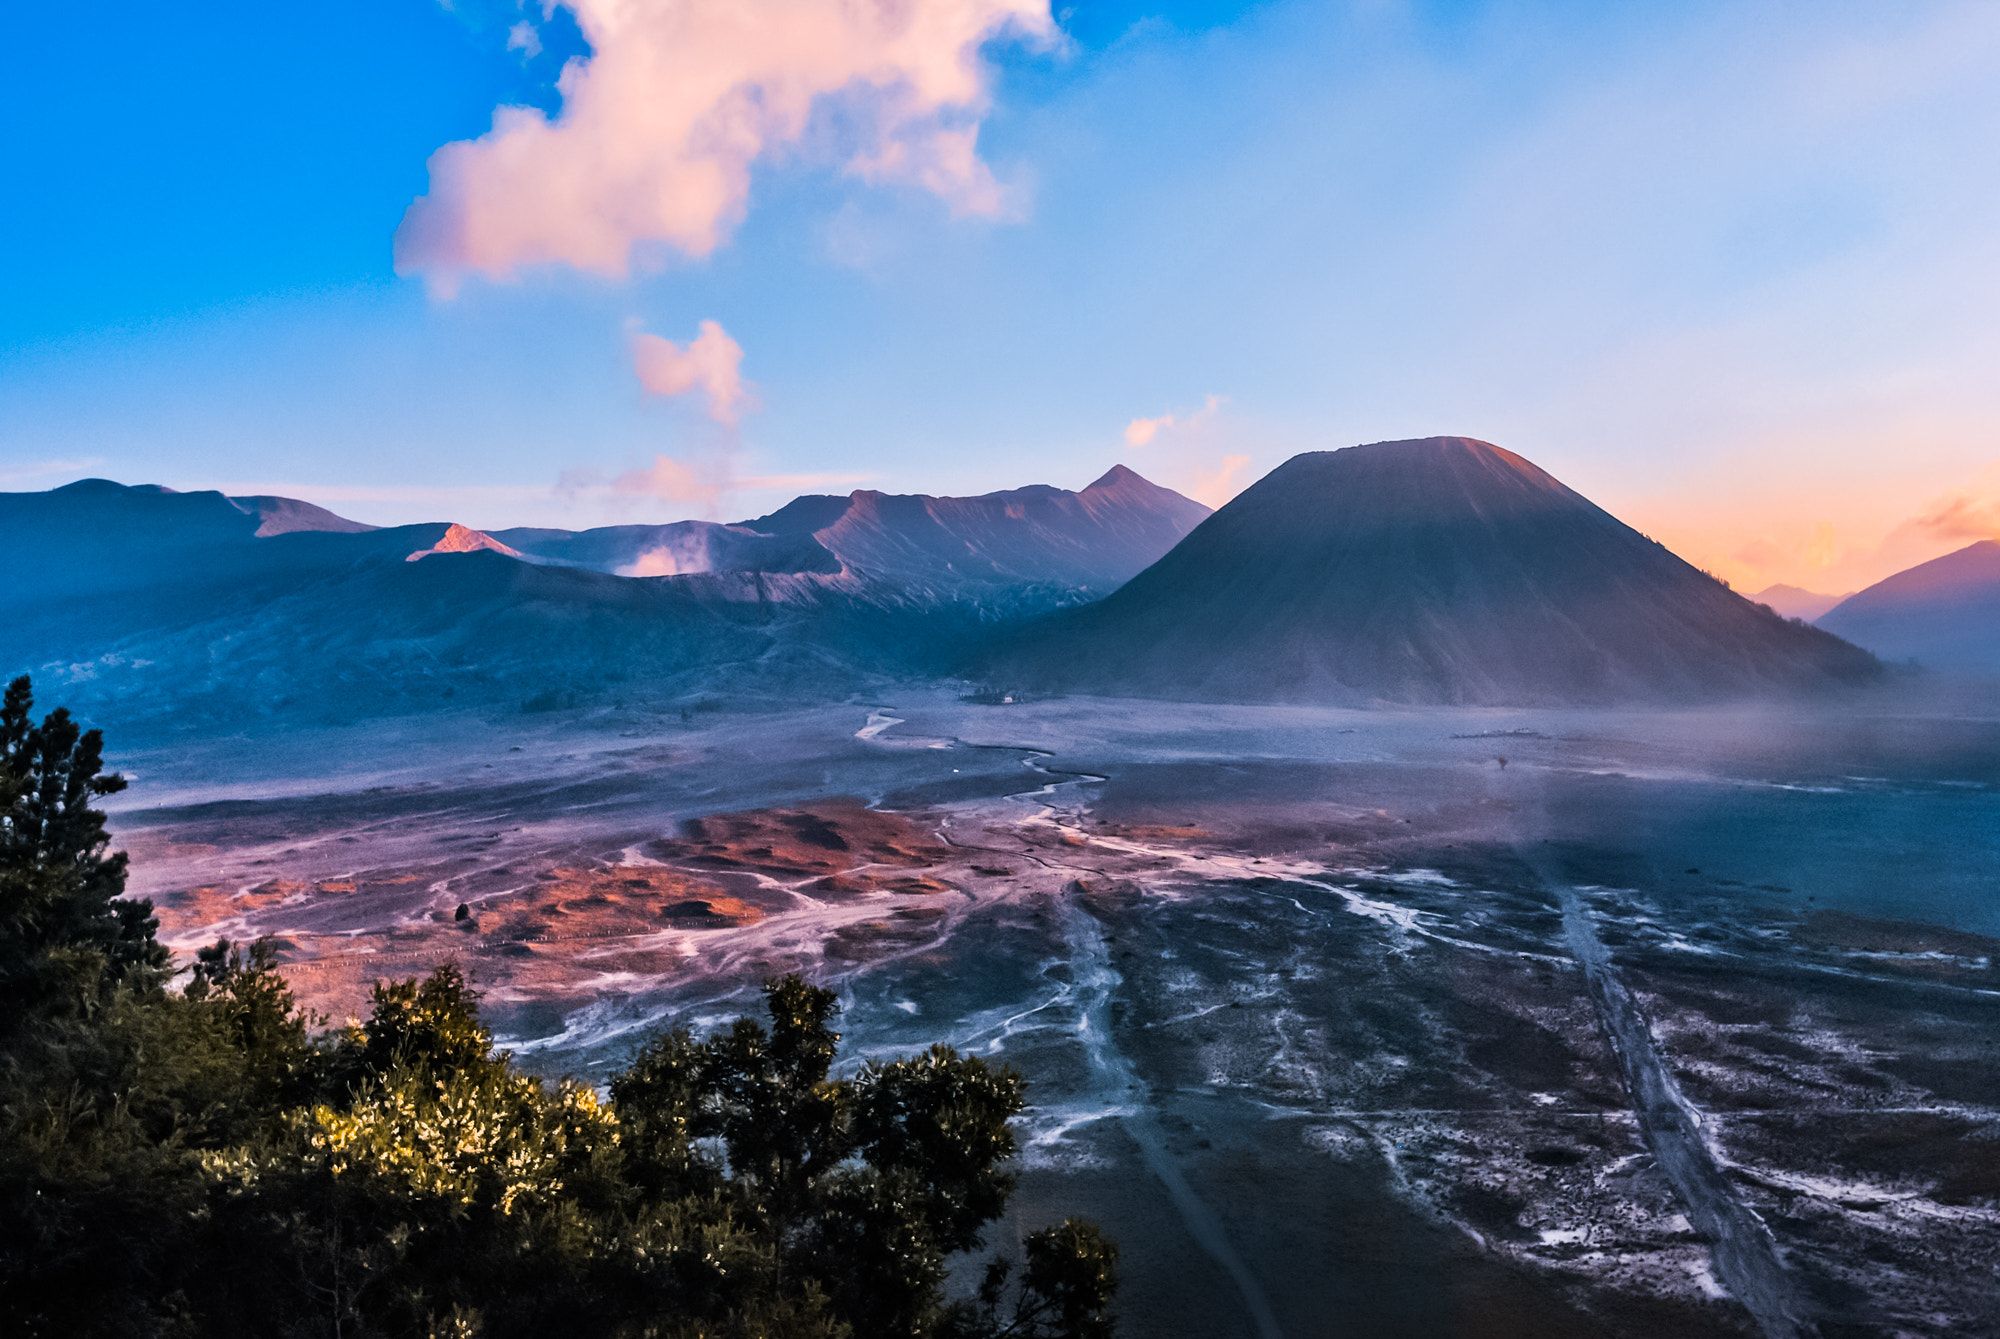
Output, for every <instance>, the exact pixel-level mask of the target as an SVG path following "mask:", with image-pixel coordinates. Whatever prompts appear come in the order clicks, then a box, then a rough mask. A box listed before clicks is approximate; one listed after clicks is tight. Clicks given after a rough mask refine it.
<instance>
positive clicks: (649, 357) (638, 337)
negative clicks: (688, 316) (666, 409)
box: [632, 321, 756, 428]
mask: <svg viewBox="0 0 2000 1339" xmlns="http://www.w3.org/2000/svg"><path fill="white" fill-rule="evenodd" d="M632 370H633V371H634V372H635V373H637V374H638V377H639V384H640V385H642V386H644V387H645V388H646V389H647V390H649V391H651V392H652V393H653V394H655V395H666V396H673V395H686V394H688V393H689V392H690V391H699V392H701V394H702V396H703V398H704V399H706V400H707V402H708V416H709V417H710V418H712V419H714V420H715V421H716V422H717V423H720V424H722V425H723V426H724V427H728V428H733V427H735V426H736V424H737V421H738V420H739V419H740V418H741V417H742V415H743V413H744V411H745V410H747V409H751V408H754V407H755V403H756V402H755V400H754V398H753V397H752V396H751V393H750V387H749V386H748V385H747V384H746V383H745V382H744V380H743V346H742V345H740V344H738V343H737V342H736V341H735V340H733V339H731V338H730V337H729V333H728V332H727V331H726V330H724V329H723V328H722V327H721V325H719V324H717V323H716V322H714V321H703V322H702V323H701V333H700V334H698V335H696V336H695V337H694V338H693V339H692V340H689V341H688V342H687V343H686V344H676V343H674V342H673V341H672V340H670V339H662V338H661V337H660V336H658V335H649V334H646V333H645V332H644V331H640V332H638V333H635V334H634V335H633V336H632Z"/></svg>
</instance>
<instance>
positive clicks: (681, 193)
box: [396, 0, 1056, 294]
mask: <svg viewBox="0 0 2000 1339" xmlns="http://www.w3.org/2000/svg"><path fill="white" fill-rule="evenodd" d="M563 3H564V5H565V7H566V8H568V9H569V10H570V11H571V12H572V13H574V14H575V16H576V20H577V24H578V26H579V27H580V28H581V29H582V31H583V36H584V38H585V39H586V40H587V41H588V42H589V44H590V47H591V51H592V53H593V54H592V55H590V56H589V57H588V58H579V59H577V60H573V61H571V62H570V64H569V65H568V66H567V67H565V69H564V70H563V74H562V78H561V80H560V82H559V84H558V88H559V89H560V91H561V93H562V98H563V107H562V111H561V114H560V115H559V116H557V117H556V118H555V119H553V120H551V119H550V118H549V117H547V116H545V115H544V114H543V113H541V112H540V111H538V110H536V109H534V108H530V107H501V108H499V109H498V110H497V111H496V112H495V113H494V116H493V129H492V130H491V131H489V132H488V133H487V134H485V135H482V136H480V137H479V138H478V139H476V140H461V141H458V142H455V143H452V144H447V145H445V146H444V147H443V148H441V149H439V150H438V151H437V152H436V153H435V154H433V155H432V157H431V162H430V171H431V184H430V193H429V194H428V195H425V196H423V197H421V198H420V199H418V200H417V201H416V202H415V203H414V204H412V205H411V206H410V209H409V212H408V213H407V214H406V215H405V216H404V219H403V224H402V227H401V229H400V230H399V231H398V233H397V235H396V264H397V268H398V270H399V271H400V272H402V273H405V274H422V275H424V276H425V277H426V278H427V279H428V280H429V281H430V283H431V285H432V288H433V290H434V291H437V292H440V293H445V294H448V293H450V292H451V291H452V290H453V289H454V287H455V286H456V284H457V283H458V282H459V280H460V279H461V278H462V277H463V276H465V275H468V274H479V275H484V276H486V277H487V278H490V279H504V278H508V277H511V276H512V275H513V274H515V272H516V271H517V270H519V269H520V268H521V267H522V266H527V265H537V264H546V263H552V262H553V263H563V264H568V265H573V266H575V267H577V268H579V269H583V270H588V271H591V272H594V273H597V274H602V275H607V276H612V277H622V276H623V275H624V274H625V273H626V272H627V271H628V269H629V268H630V266H631V263H632V258H633V252H634V249H635V248H638V247H642V246H645V245H647V244H662V245H664V246H667V247H670V248H672V249H673V250H676V251H679V252H680V253H682V254H684V255H687V256H692V257H701V256H706V255H708V254H709V253H710V252H711V251H713V250H714V249H715V248H716V247H717V246H719V245H721V243H722V242H723V241H724V240H725V239H726V238H727V237H728V235H729V232H730V230H731V229H732V228H733V227H734V226H735V224H736V223H737V221H738V220H739V219H740V218H741V217H742V215H743V212H744V209H745V205H746V202H747V200H748V196H749V189H750V170H751V167H752V165H753V164H755V163H757V162H758V161H760V160H763V159H768V158H770V157H771V156H772V155H774V154H776V153H778V152H780V151H784V150H798V149H801V148H802V147H804V146H805V145H806V142H807V141H808V140H809V139H810V140H811V141H812V146H811V147H813V148H815V149H821V148H824V149H826V150H827V151H828V153H829V156H832V157H834V158H836V159H837V160H839V161H841V162H842V164H843V166H844V167H845V169H846V170H847V171H848V172H849V173H851V174H853V175H855V176H857V177H860V178H862V179H863V180H866V181H870V182H885V181H898V182H907V183H910V184H913V185H915V186H917V187H919V188H921V189H923V190H926V191H929V192H931V193H932V194H934V195H936V196H938V197H939V198H941V199H942V200H944V201H945V203H946V204H947V205H949V206H950V207H951V209H952V210H953V211H954V212H956V213H961V214H983V215H997V214H1001V213H1003V212H1004V211H1005V208H1006V203H1007V202H1006V196H1005V192H1003V190H1002V189H1001V187H1000V185H999V183H998V182H996V181H995V180H994V178H993V175H992V173H991V172H990V171H989V170H988V169H987V166H986V164H985V163H984V162H983V161H982V160H981V159H980V157H979V154H978V149H977V145H978V135H979V123H980V120H981V118H982V116H983V115H984V113H985V110H986V106H987V100H988V95H987V80H986V68H985V65H984V62H983V61H982V60H981V58H980V54H979V52H980V47H981V46H982V45H983V44H984V43H985V42H986V41H988V40H989V39H991V38H993V37H994V36H996V35H998V34H1001V33H1005V32H1012V33H1014V34H1017V35H1019V36H1022V37H1024V38H1027V39H1030V40H1036V41H1044V42H1046V41H1051V40H1053V39H1054V36H1055V31H1056V30H1055V25H1054V22H1053V20H1052V19H1051V18H1050V15H1049V7H1048V0H900V2H899V3H858V4H845V3H841V4H835V3H827V2H826V0H728V2H727V3H716V2H713V0H652V2H651V3H634V2H633V0H563ZM531 31H532V30H531ZM520 45H521V46H522V47H523V48H524V49H525V46H526V39H525V38H524V39H523V40H522V41H521V43H520ZM833 100H837V101H838V102H839V104H840V108H841V112H842V115H841V116H840V118H839V122H838V127H834V126H831V125H828V124H827V118H818V121H819V124H820V125H821V126H823V127H825V133H824V134H820V135H811V134H809V132H810V131H812V130H813V129H814V127H815V122H816V118H815V112H816V111H817V110H818V108H819V107H820V106H821V104H822V103H824V102H828V101H833Z"/></svg>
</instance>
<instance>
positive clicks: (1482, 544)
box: [987, 437, 1881, 704]
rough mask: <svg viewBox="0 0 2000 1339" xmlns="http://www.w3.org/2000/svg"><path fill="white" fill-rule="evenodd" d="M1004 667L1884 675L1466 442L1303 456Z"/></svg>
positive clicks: (1403, 685) (1047, 629)
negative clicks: (1118, 588)
mask: <svg viewBox="0 0 2000 1339" xmlns="http://www.w3.org/2000/svg"><path fill="white" fill-rule="evenodd" d="M987 665H988V668H989V672H990V673H991V674H993V675H995V676H997V677H999V678H1001V679H1003V680H1005V681H1007V682H1010V683H1020V684H1024V685H1034V686H1044V687H1049V688H1067V689H1082V690H1097V691H1117V692H1127V693H1131V692H1137V693H1149V694H1160V695H1165V696H1175V697H1187V698H1198V699H1202V698H1225V699H1227V698H1251V699H1277V700H1308V701H1332V702H1342V701H1348V702H1354V701H1369V700H1388V701H1395V702H1434V703H1494V704H1503V703H1504V704H1535V703H1587V702H1602V703H1612V702H1635V701H1704V700H1714V699H1717V698H1729V697H1742V696H1747V695H1753V694H1760V693H1770V692H1776V691H1795V690H1800V689H1806V690H1811V689H1822V688H1828V687H1835V686H1841V685H1858V684H1864V683H1867V682H1870V681H1871V680H1873V679H1874V678H1876V677H1877V676H1878V675H1879V674H1880V672H1881V667H1880V665H1879V664H1878V663H1877V662H1876V660H1875V659H1874V657H1872V656H1870V655H1869V654H1867V653H1866V652H1865V651H1862V650H1860V649H1858V648H1856V647H1854V646H1851V645H1849V644H1848V643H1846V642H1844V641H1841V640H1840V639H1839V638H1837V637H1835V636H1833V635H1832V634H1830V633H1827V632H1823V631H1821V630H1819V629H1817V628H1813V627H1811V626H1808V625H1806V624H1804V623H1801V622H1797V621H1791V620H1787V619H1785V618H1783V617H1781V616H1779V615H1777V614H1775V613H1773V612H1771V611H1770V610H1768V609H1765V608H1763V607H1761V606H1759V605H1756V604H1753V603H1752V602H1750V601H1748V600H1746V599H1744V598H1742V597H1741V596H1739V595H1736V594H1734V593H1733V592H1731V591H1730V590H1729V589H1728V587H1726V586H1725V585H1723V584H1722V583H1721V582H1719V581H1717V580H1716V579H1714V578H1713V577H1710V576H1708V575H1707V574H1706V573H1703V572H1701V571H1699V570H1697V569H1696V568H1694V567H1691V566H1689V565H1688V564H1687V563H1686V562H1684V561H1682V560H1681V559H1680V558H1677V557H1675V556H1674V555H1673V554H1672V553H1670V552H1668V551H1667V550H1666V549H1665V548H1663V547H1662V546H1661V545H1659V544H1657V543H1655V542H1654V541H1652V540H1650V539H1647V538H1646V537H1645V536H1644V535H1641V534H1639V533H1638V532H1637V531H1635V530H1633V529H1632V528H1630V527H1629V526H1627V525H1625V524H1623V523H1622V522H1620V521H1619V520H1618V519H1617V518H1616V517H1613V516H1611V515H1610V514H1609V513H1607V512H1605V511H1603V510H1602V509H1600V508H1599V507H1597V506H1595V505H1593V504H1592V503H1591V502H1590V501H1589V500H1588V499H1586V498H1584V497H1582V496H1580V495H1579V494H1577V493H1575V492H1572V491H1571V490H1570V489H1568V488H1565V487H1564V486H1563V485H1562V484H1561V483H1559V482H1558V481H1557V480H1555V479H1554V478H1552V477H1551V476H1550V475H1548V474H1547V473H1545V472H1543V471H1542V470H1540V469H1537V468H1536V467H1535V466H1534V465H1532V464H1530V463H1529V462H1528V461H1526V460H1523V459H1522V458H1521V457H1520V456H1517V455H1514V454H1513V453H1512V452H1509V451H1503V450H1501V449H1500V448H1499V447H1496V446H1493V445H1491V444H1489V443H1486V442H1480V441H1475V440H1472V439H1470V438H1463V437H1432V438H1425V439H1422V440H1416V441H1400V442H1379V443H1376V444H1374V445H1372V446H1357V447H1352V448H1350V449H1348V450H1344V451H1316V452H1309V453H1307V454H1304V455H1299V456H1294V457H1293V458H1292V459H1290V460H1288V461H1286V462H1285V463H1284V464H1283V465H1281V466H1279V467H1278V468H1277V469H1275V470H1273V471H1272V472H1271V473H1270V474H1268V475H1266V476H1265V477H1264V478H1263V479H1261V480H1259V481H1258V482H1257V483H1256V484H1254V485H1252V486H1251V487H1250V488H1248V489H1247V490H1245V491H1244V492H1243V493H1242V494H1240V495H1239V496H1238V497H1237V498H1236V499H1235V500H1234V501H1232V502H1230V503H1229V504H1228V505H1227V506H1225V507H1223V508H1222V509H1221V510H1220V511H1218V512H1216V513H1215V515H1213V516H1211V517H1209V518H1208V519H1207V520H1206V521H1204V522H1202V524H1201V525H1200V526H1198V527H1196V529H1195V530H1194V531H1193V533H1191V534H1190V535H1189V536H1188V537H1187V538H1186V539H1184V540H1182V541H1181V543H1180V544H1179V545H1177V546H1176V547H1175V548H1174V550H1173V551H1172V552H1171V553H1169V554H1168V555H1167V556H1166V557H1164V558H1162V559H1161V560H1160V561H1159V562H1157V563H1155V564H1154V565H1153V566H1152V567H1150V568H1148V569H1147V570H1146V571H1145V572H1143V573H1141V574H1140V575H1139V576H1137V577H1135V578H1134V579H1133V580H1132V581H1131V582H1129V583H1127V584H1126V585H1125V586H1124V587H1122V588H1121V589H1120V590H1118V591H1117V592H1116V593H1115V594H1113V595H1111V596H1109V597H1108V598H1106V599H1104V600H1101V601H1098V602H1096V603H1093V604H1090V605H1086V606H1083V607H1080V608H1077V609H1073V610H1067V611H1063V612H1061V613H1059V614H1055V615H1052V616H1050V617H1048V618H1046V619H1044V620H1042V621H1041V622H1040V623H1038V624H1036V625H1035V626H1034V627H1032V628H1030V629H1028V630H1026V631H1025V632H1024V633H1023V634H1022V635H1021V636H1020V637H1018V638H1017V639H1015V640H1014V642H1013V643H1012V644H1011V645H1010V646H1008V647H1007V648H1005V649H1003V650H999V651H996V652H995V653H993V654H992V656H991V657H990V659H989V660H988V662H987Z"/></svg>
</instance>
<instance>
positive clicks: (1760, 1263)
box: [1515, 846, 1814, 1339]
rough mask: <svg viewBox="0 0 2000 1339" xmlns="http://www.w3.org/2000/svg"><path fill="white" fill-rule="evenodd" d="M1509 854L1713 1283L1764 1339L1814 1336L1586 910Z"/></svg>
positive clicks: (1543, 860) (1534, 855)
mask: <svg viewBox="0 0 2000 1339" xmlns="http://www.w3.org/2000/svg"><path fill="white" fill-rule="evenodd" d="M1515 850H1516V853H1517V854H1518V855H1520V857H1521V858H1522V860H1523V861H1525V862H1526V863H1527V865H1528V866H1529V868H1531V869H1533V870H1534V872H1535V874H1536V876H1537V877H1538V878H1540V879H1541V881H1542V883H1543V885H1544V886H1545V887H1547V888H1548V889H1549V891H1551V892H1553V893H1554V894H1555V895H1556V900H1557V902H1558V903H1560V904H1561V907H1562V919H1563V935H1564V938H1565V939H1567V940H1568V942H1569V949H1570V953H1571V954H1572V955H1573V956H1574V957H1575V958H1576V961H1577V964H1578V965H1579V966H1581V967H1582V968H1583V975H1584V981H1585V982H1586V984H1587V985H1588V986H1589V988H1590V997H1591V1000H1592V1002H1594V1003H1595V1004H1596V1006H1597V1016H1598V1018H1599V1020H1600V1021H1601V1022H1602V1023H1603V1025H1604V1030H1605V1033H1606V1034H1607V1035H1608V1036H1609V1037H1610V1039H1611V1049H1612V1050H1613V1051H1615V1052H1616V1053H1617V1055H1618V1065H1619V1068H1620V1069H1622V1070H1623V1071H1624V1074H1625V1086H1626V1089H1627V1091H1628V1092H1629V1093H1630V1094H1631V1098H1632V1105H1633V1108H1634V1109H1635V1110H1636V1111H1637V1113H1638V1116H1639V1128H1640V1129H1641V1130H1643V1131H1644V1132H1645V1135H1646V1144H1647V1146H1648V1147H1649V1148H1651V1149H1652V1151H1653V1158H1654V1161H1655V1162H1657V1163H1658V1164H1659V1168H1660V1170H1661V1171H1662V1172H1663V1173H1665V1175H1666V1178H1667V1181H1668V1183H1669V1184H1671V1185H1672V1186H1673V1188H1674V1193H1675V1194H1676V1195H1678V1196H1679V1197H1680V1200H1681V1203H1682V1204H1683V1205H1685V1206H1686V1207H1687V1215H1688V1221H1689V1222H1691V1223H1692V1224H1694V1226H1695V1228H1696V1229H1697V1230H1698V1231H1700V1232H1701V1234H1702V1235H1703V1236H1704V1237H1706V1238H1708V1243H1709V1256H1710V1258H1711V1259H1712V1260H1713V1261H1714V1264H1715V1273H1716V1277H1717V1279H1718V1281H1719V1282H1721V1284H1722V1286H1723V1287H1725V1288H1727V1289H1728V1290H1729V1292H1730V1295H1731V1296H1733V1297H1735V1298H1736V1300H1737V1301H1739V1302H1741V1303H1742V1304H1743V1306H1744V1308H1745V1309H1746V1310H1748V1311H1749V1312H1750V1315H1751V1316H1752V1318H1754V1319H1755V1320H1756V1322H1757V1326H1758V1328H1759V1329H1761V1330H1762V1331H1763V1332H1764V1334H1765V1335H1766V1337H1767V1339H1805V1336H1807V1335H1810V1334H1812V1333H1814V1330H1813V1329H1812V1328H1811V1327H1809V1326H1808V1325H1806V1324H1805V1323H1803V1321H1802V1320H1801V1316H1802V1315H1803V1308H1802V1306H1801V1305H1800V1301H1799V1298H1798V1294H1797V1290H1796V1289H1795V1288H1794V1287H1793V1283H1792V1277H1791V1275H1790V1274H1789V1273H1787V1272H1786V1270H1785V1266H1784V1263H1783V1262H1782V1261H1781V1260H1779V1258H1778V1243H1777V1242H1776V1240H1775V1239H1773V1238H1772V1236H1771V1230H1770V1228H1768V1227H1766V1226H1765V1224H1764V1220H1763V1219H1762V1218H1759V1217H1758V1216H1757V1214H1756V1213H1755V1211H1753V1210H1752V1209H1751V1208H1750V1207H1749V1206H1748V1205H1746V1204H1744V1203H1743V1201H1742V1200H1740V1199H1738V1198H1737V1197H1736V1189H1735V1187H1734V1186H1732V1185H1731V1184H1730V1183H1729V1178H1728V1176H1726V1175H1725V1174H1724V1173H1723V1170H1722V1168H1721V1167H1720V1166H1719V1165H1718V1164H1717V1162H1716V1160H1715V1152H1714V1150H1713V1149H1711V1148H1710V1147H1709V1144H1708V1140H1707V1138H1706V1136H1705V1135H1704V1134H1703V1133H1702V1118H1701V1112H1700V1111H1699V1110H1698V1109H1697V1108H1696V1107H1695V1106H1694V1104H1693V1103H1691V1102H1689V1101H1688V1100H1687V1098H1686V1096H1684V1095H1683V1094H1682V1092H1681V1089H1680V1085H1679V1084H1678V1083H1676V1082H1675V1081H1674V1076H1673V1074H1672V1073H1671V1072H1669V1071H1668V1069H1667V1066H1666V1061H1665V1060H1664V1059H1663V1058H1662V1057H1661V1055H1660V1048H1659V1047H1658V1046H1657V1045H1655V1044H1654V1042H1653V1033H1652V1029H1651V1028H1650V1027H1649V1026H1648V1025H1647V1023H1646V1015H1645V1013H1644V1011H1643V1010H1641V1009H1640V1007H1639V1002H1638V1001H1637V1000H1636V999H1634V998H1633V997H1632V992H1631V991H1630V990H1628V989H1627V988H1626V986H1625V982H1624V980H1623V979H1622V978H1621V977H1620V976H1619V975H1618V969H1617V967H1616V966H1615V965H1613V963H1612V961H1611V954H1610V952H1609V951H1608V950H1607V949H1606V948H1605V947H1604V941H1602V940H1601V939H1599V938H1598V937H1597V924H1596V922H1595V921H1594V920H1593V919H1592V917H1591V914H1590V909H1589V908H1588V907H1586V906H1585V905H1584V904H1583V898H1582V897H1581V896H1580V895H1579V894H1578V893H1577V891H1576V889H1575V888H1574V887H1572V886H1571V885H1570V884H1569V883H1568V882H1566V881H1565V880H1564V879H1563V878H1562V877H1561V876H1560V874H1559V872H1558V871H1557V870H1556V869H1555V868H1554V867H1553V866H1552V865H1551V863H1550V862H1549V860H1548V859H1547V857H1546V856H1544V855H1543V854H1542V853H1540V852H1537V851H1535V850H1533V849H1531V848H1528V847H1525V846H1517V847H1516V848H1515Z"/></svg>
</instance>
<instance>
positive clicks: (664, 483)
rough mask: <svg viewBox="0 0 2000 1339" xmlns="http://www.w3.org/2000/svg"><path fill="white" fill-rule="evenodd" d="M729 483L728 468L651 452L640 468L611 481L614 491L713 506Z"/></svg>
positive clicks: (665, 500)
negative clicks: (646, 463) (648, 459)
mask: <svg viewBox="0 0 2000 1339" xmlns="http://www.w3.org/2000/svg"><path fill="white" fill-rule="evenodd" d="M728 486H729V479H728V475H727V471H725V470H722V469H719V468H715V467H712V466H709V465H704V464H701V463H699V462H698V463H696V464H693V465H690V464H688V463H687V462H685V461H680V460H675V459H674V458H673V457H672V456H654V457H653V463H652V464H651V465H650V466H648V467H647V468H645V469H643V470H627V471H626V472H625V473H623V474H621V475H619V476H618V477H617V478H616V479H613V480H612V481H611V491H612V492H614V493H632V494H640V495H644V496H647V497H656V498H659V499H660V500H661V501H662V502H681V503H699V504H701V505H702V506H703V507H709V506H713V505H714V503H715V500H716V499H717V498H719V497H721V496H722V492H723V490H724V489H725V488H727V487H728Z"/></svg>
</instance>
